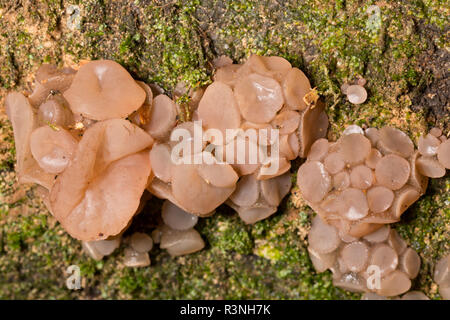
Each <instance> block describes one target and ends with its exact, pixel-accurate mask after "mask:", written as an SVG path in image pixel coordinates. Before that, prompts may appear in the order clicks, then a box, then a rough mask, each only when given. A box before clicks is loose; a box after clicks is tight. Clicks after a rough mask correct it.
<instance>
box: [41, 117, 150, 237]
mask: <svg viewBox="0 0 450 320" xmlns="http://www.w3.org/2000/svg"><path fill="white" fill-rule="evenodd" d="M119 121H125V120H119ZM130 125H131V124H130ZM121 126H123V124H121V123H120V122H117V121H116V120H110V122H99V123H97V124H95V125H94V126H92V127H91V128H89V129H88V130H86V132H85V134H84V135H83V138H82V139H81V141H80V142H79V144H78V147H77V150H76V152H75V156H74V158H73V160H72V162H71V163H70V165H69V166H68V167H67V168H66V169H65V170H64V171H63V172H62V173H61V174H60V175H59V176H58V178H57V179H56V181H55V184H54V186H53V188H52V190H51V193H50V202H51V206H52V210H53V213H54V215H55V217H56V219H58V221H59V222H60V223H61V225H62V226H63V227H64V228H65V229H66V231H67V232H69V233H70V234H71V235H72V236H73V237H75V238H77V239H80V240H86V241H92V240H101V239H106V238H107V237H108V236H111V235H116V234H118V233H119V232H120V231H122V230H123V229H124V228H125V227H126V226H127V225H128V222H129V221H130V220H131V218H132V217H133V215H134V213H135V212H136V209H137V208H138V206H139V200H140V197H141V195H142V193H143V191H144V189H145V187H146V185H147V180H148V177H149V175H150V160H149V156H148V153H147V152H141V153H137V152H139V151H140V150H143V149H144V148H146V147H148V146H149V145H150V143H151V140H147V142H145V143H139V142H138V141H137V140H134V139H133V138H134V137H136V136H133V135H130V132H129V131H127V130H122V129H120V130H119V131H117V130H115V128H116V127H117V128H119V127H121ZM139 130H140V129H139ZM108 132H109V134H108ZM115 133H121V134H123V135H125V137H123V136H119V135H117V134H115ZM108 137H109V138H111V137H114V138H115V139H113V140H109V141H110V142H111V143H113V141H114V142H115V143H114V144H113V145H109V144H106V143H105V141H108ZM129 139H131V140H129ZM117 142H121V143H120V144H118V143H117ZM130 142H132V143H130ZM104 143H105V144H104ZM98 155H99V156H98ZM123 185H126V186H127V188H123Z"/></svg>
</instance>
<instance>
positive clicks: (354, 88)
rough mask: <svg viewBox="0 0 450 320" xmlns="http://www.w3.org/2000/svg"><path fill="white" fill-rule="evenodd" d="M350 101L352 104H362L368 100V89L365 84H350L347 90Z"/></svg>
mask: <svg viewBox="0 0 450 320" xmlns="http://www.w3.org/2000/svg"><path fill="white" fill-rule="evenodd" d="M345 94H346V95H347V98H348V101H350V103H352V104H361V103H364V102H365V101H366V100H367V91H366V89H364V87H363V86H360V85H350V86H349V87H348V88H347V90H345Z"/></svg>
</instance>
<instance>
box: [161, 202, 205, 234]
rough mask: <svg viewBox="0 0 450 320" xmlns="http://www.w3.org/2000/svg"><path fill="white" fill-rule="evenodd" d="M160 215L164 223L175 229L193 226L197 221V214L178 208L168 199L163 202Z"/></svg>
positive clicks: (185, 228)
mask: <svg viewBox="0 0 450 320" xmlns="http://www.w3.org/2000/svg"><path fill="white" fill-rule="evenodd" d="M161 217H162V219H163V221H164V223H165V224H166V225H168V226H169V227H170V228H172V229H175V230H187V229H190V228H193V227H194V226H195V225H196V224H197V221H198V217H197V216H195V215H193V214H190V213H189V212H186V211H184V210H183V209H181V208H178V207H177V206H176V205H174V204H173V203H171V202H170V201H168V200H166V201H164V203H163V206H162V209H161Z"/></svg>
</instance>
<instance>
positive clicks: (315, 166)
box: [297, 126, 437, 237]
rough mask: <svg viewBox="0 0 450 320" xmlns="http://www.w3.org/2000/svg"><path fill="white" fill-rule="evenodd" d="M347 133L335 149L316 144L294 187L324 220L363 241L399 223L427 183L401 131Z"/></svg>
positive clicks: (324, 142)
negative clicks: (377, 230) (390, 224)
mask: <svg viewBox="0 0 450 320" xmlns="http://www.w3.org/2000/svg"><path fill="white" fill-rule="evenodd" d="M347 128H351V129H349V130H347V132H346V134H344V135H342V136H341V137H340V138H339V139H338V140H337V141H336V142H335V143H330V142H328V141H327V140H326V139H319V140H317V141H316V142H315V143H314V144H313V145H312V147H311V150H310V152H309V154H308V158H307V160H306V162H305V163H304V164H303V165H301V166H300V168H299V170H298V174H297V185H298V186H299V189H300V192H301V194H302V196H303V198H304V199H305V200H306V201H307V203H308V204H309V205H310V206H311V207H312V208H313V209H314V210H315V211H316V212H317V213H318V214H319V216H320V217H321V218H322V219H324V220H325V221H326V222H327V223H332V224H333V225H335V226H336V227H337V228H338V229H339V230H340V231H341V232H343V233H346V234H347V235H349V236H352V237H361V236H365V235H367V234H368V233H370V232H373V231H375V230H376V229H378V228H379V227H380V226H381V225H383V224H386V223H392V222H396V221H398V220H399V219H400V216H401V214H402V213H403V212H404V211H405V210H406V209H407V208H408V207H409V206H410V205H411V204H412V203H414V202H415V201H416V200H417V199H418V198H419V197H420V195H421V194H423V193H424V192H425V188H426V185H427V179H428V178H427V177H426V176H424V175H423V172H421V171H420V165H421V161H420V159H421V158H420V157H418V152H414V145H413V144H412V141H411V140H410V139H409V137H408V136H407V135H406V134H404V133H403V132H401V131H400V130H398V129H395V128H391V127H385V128H382V129H380V130H377V129H375V128H369V129H366V130H365V131H363V130H362V129H358V128H356V127H355V126H349V127H347ZM423 161H428V158H427V159H425V160H423ZM436 162H437V160H436Z"/></svg>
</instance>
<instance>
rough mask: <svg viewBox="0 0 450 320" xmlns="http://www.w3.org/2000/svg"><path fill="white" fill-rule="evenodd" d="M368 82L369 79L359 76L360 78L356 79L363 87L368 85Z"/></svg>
mask: <svg viewBox="0 0 450 320" xmlns="http://www.w3.org/2000/svg"><path fill="white" fill-rule="evenodd" d="M366 83H367V80H366V79H364V78H359V79H358V80H357V81H356V84H357V85H359V86H363V87H364V86H365V85H366Z"/></svg>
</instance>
